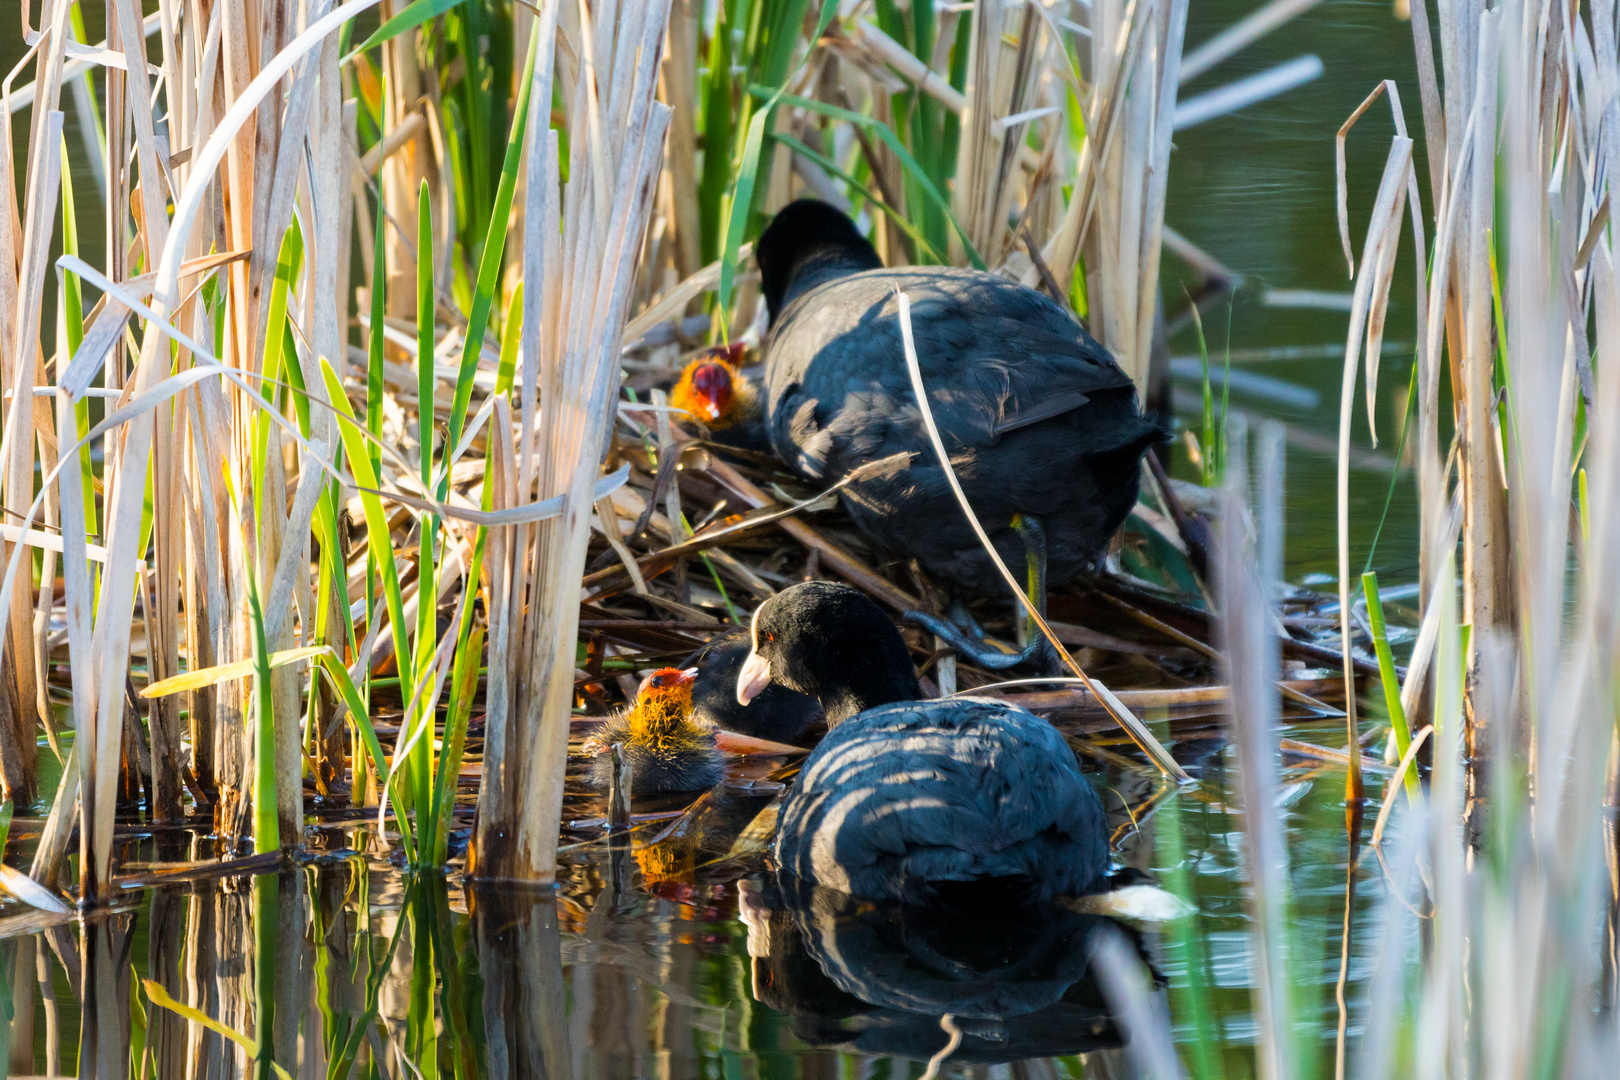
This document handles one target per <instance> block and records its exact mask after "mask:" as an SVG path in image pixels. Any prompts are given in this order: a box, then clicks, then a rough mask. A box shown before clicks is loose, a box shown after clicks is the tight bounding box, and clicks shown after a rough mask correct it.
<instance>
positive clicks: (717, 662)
mask: <svg viewBox="0 0 1620 1080" xmlns="http://www.w3.org/2000/svg"><path fill="white" fill-rule="evenodd" d="M748 651H749V642H748V631H747V630H745V629H743V628H742V627H738V628H737V629H735V630H728V631H727V632H726V633H724V634H721V635H720V636H718V637H716V638H714V639H713V640H712V641H710V642H709V643H708V644H707V645H705V646H703V648H701V649H699V650H698V651H697V652H695V653H693V654H692V655H691V656H689V657H687V658H686V660H685V662H683V663H682V664H681V666H682V667H684V668H696V669H697V678H696V679H695V680H694V681H693V683H692V715H693V718H694V719H697V720H700V721H703V722H705V723H710V724H713V725H715V726H716V727H720V728H724V729H725V730H727V731H735V732H737V733H738V734H739V735H752V736H753V737H754V738H756V739H770V740H771V741H772V742H780V743H791V742H792V741H793V740H795V739H797V738H798V737H799V736H800V735H801V734H803V733H804V729H805V728H807V727H809V726H810V725H811V724H812V723H814V722H816V721H817V720H820V719H821V703H820V702H818V701H817V700H816V699H815V698H813V697H807V696H806V695H804V694H799V693H795V692H794V691H792V690H789V689H788V688H787V687H785V686H768V687H766V688H765V689H764V690H763V691H761V692H760V693H759V695H758V696H756V697H755V698H754V699H753V700H752V701H750V702H749V703H748V704H746V705H743V704H740V703H739V702H738V701H737V673H738V672H740V671H741V670H742V666H743V661H744V660H746V659H747V658H748Z"/></svg>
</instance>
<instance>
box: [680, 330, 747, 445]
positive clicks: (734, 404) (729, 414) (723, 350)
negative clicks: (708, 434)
mask: <svg viewBox="0 0 1620 1080" xmlns="http://www.w3.org/2000/svg"><path fill="white" fill-rule="evenodd" d="M742 354H743V346H742V345H729V346H720V347H717V348H713V349H710V350H708V351H707V352H705V353H704V354H703V355H701V356H699V357H697V358H695V359H694V360H692V362H691V363H689V364H687V365H686V368H685V370H684V371H682V372H681V378H680V381H679V382H677V383H676V384H675V388H674V389H673V390H671V391H670V392H669V403H670V404H671V405H674V406H675V407H676V408H678V409H685V410H686V411H687V412H688V413H690V414H691V415H692V416H693V417H694V418H696V419H697V420H700V421H702V422H703V423H704V424H706V425H707V426H708V427H709V428H711V429H712V430H715V431H723V430H725V429H726V428H728V427H731V426H732V425H734V424H736V423H738V422H739V421H741V420H742V419H743V418H744V417H746V416H747V415H748V412H749V409H750V406H751V405H752V403H753V401H754V396H755V391H754V388H753V386H752V385H751V384H750V383H749V382H748V380H747V379H745V378H743V376H742V371H741V362H742Z"/></svg>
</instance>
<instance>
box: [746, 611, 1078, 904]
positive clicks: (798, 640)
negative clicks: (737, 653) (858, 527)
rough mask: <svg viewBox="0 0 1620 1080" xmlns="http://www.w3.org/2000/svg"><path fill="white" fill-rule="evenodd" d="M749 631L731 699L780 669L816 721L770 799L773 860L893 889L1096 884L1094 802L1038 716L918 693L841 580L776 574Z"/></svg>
mask: <svg viewBox="0 0 1620 1080" xmlns="http://www.w3.org/2000/svg"><path fill="white" fill-rule="evenodd" d="M751 632H752V642H753V651H752V652H750V653H749V656H748V659H747V660H746V661H745V662H744V664H743V668H742V672H741V673H740V674H739V676H738V679H737V699H738V700H739V701H742V702H747V701H751V700H752V699H753V697H754V696H755V695H756V694H758V693H759V692H760V691H762V690H764V688H765V687H766V686H767V685H768V684H770V683H772V682H776V683H780V684H781V685H783V686H786V687H789V688H791V689H793V690H797V691H799V692H800V693H804V694H810V695H812V696H814V697H816V698H817V699H818V700H820V702H821V706H822V708H823V710H825V712H826V716H827V723H828V725H829V726H830V727H831V729H832V730H831V731H830V732H829V733H828V735H827V737H826V738H825V739H823V740H822V742H821V744H820V745H819V746H817V747H816V749H815V751H814V752H813V753H811V755H810V756H809V757H808V758H807V759H806V760H805V763H804V766H803V769H802V770H801V772H800V774H799V778H798V781H797V783H796V784H795V786H794V788H793V790H792V792H791V793H790V794H789V795H788V797H787V800H786V802H785V804H784V805H783V807H782V812H781V816H780V823H779V826H778V831H777V837H776V846H775V857H776V862H777V864H778V866H779V868H780V869H781V870H782V872H784V873H787V874H789V875H792V876H795V877H797V878H800V879H803V880H806V881H810V882H813V883H815V884H819V885H822V886H824V887H827V888H832V889H836V890H838V891H840V892H845V893H849V894H851V895H853V896H858V897H864V898H868V899H875V900H881V899H887V900H899V901H901V902H904V903H931V902H934V901H936V900H940V899H947V900H949V899H960V898H963V897H966V896H970V895H980V894H982V893H985V892H989V893H993V894H998V895H1006V896H1007V897H1009V898H1010V899H1015V900H1019V901H1044V900H1047V899H1050V898H1051V897H1054V896H1059V895H1075V894H1079V893H1084V892H1087V891H1090V890H1092V889H1093V888H1095V887H1098V886H1100V885H1102V884H1103V882H1104V880H1105V875H1106V874H1107V871H1108V840H1107V836H1106V827H1105V820H1104V816H1103V808H1102V802H1101V800H1100V799H1098V797H1097V793H1096V792H1095V791H1094V790H1093V789H1092V787H1091V784H1090V783H1089V782H1088V781H1087V780H1086V778H1085V777H1084V776H1082V775H1081V773H1080V769H1079V767H1078V766H1077V765H1076V763H1075V759H1074V752H1073V751H1072V750H1070V749H1069V746H1068V744H1067V743H1065V742H1064V740H1063V737H1062V736H1061V735H1059V734H1058V733H1057V731H1055V730H1054V729H1053V728H1052V727H1051V725H1049V724H1047V723H1046V722H1045V721H1043V720H1041V719H1039V718H1038V717H1036V716H1034V715H1032V714H1030V713H1028V712H1026V711H1024V710H1023V709H1020V708H1017V707H1016V706H1013V705H1009V704H1007V703H1006V702H1004V701H997V700H993V699H990V698H975V697H957V698H948V699H944V700H938V701H922V700H918V699H919V698H920V696H921V690H920V688H919V687H918V683H917V675H916V672H915V670H914V669H913V668H912V666H911V657H910V654H909V653H908V652H907V651H906V646H905V642H904V641H902V640H901V638H900V633H899V631H898V630H896V629H895V627H894V624H893V623H892V622H890V621H889V619H888V617H887V616H885V615H884V613H883V612H882V611H881V610H879V608H878V607H877V605H876V604H874V603H872V601H870V600H868V599H866V597H864V596H863V595H861V594H860V593H859V592H857V591H856V590H854V589H852V588H850V587H848V586H845V585H838V584H834V583H831V582H824V581H812V582H805V583H803V584H800V585H794V586H791V587H790V588H787V589H784V590H782V591H781V592H780V593H778V594H776V595H775V596H773V597H771V598H770V599H769V600H766V601H765V602H764V603H763V604H761V605H760V606H759V608H758V609H757V610H756V611H755V612H754V619H753V625H752V631H751Z"/></svg>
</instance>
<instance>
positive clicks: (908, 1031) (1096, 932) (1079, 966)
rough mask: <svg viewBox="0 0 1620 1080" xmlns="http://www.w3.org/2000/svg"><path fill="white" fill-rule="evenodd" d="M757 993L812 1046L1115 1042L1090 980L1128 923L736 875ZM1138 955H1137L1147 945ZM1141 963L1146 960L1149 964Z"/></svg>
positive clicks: (910, 1050)
mask: <svg viewBox="0 0 1620 1080" xmlns="http://www.w3.org/2000/svg"><path fill="white" fill-rule="evenodd" d="M739 890H740V902H739V913H740V918H742V920H743V921H744V922H745V923H746V924H747V925H748V954H749V956H750V958H751V961H752V967H753V995H754V997H755V999H756V1000H758V1001H759V1002H761V1003H762V1004H765V1005H768V1006H770V1007H771V1008H773V1009H776V1010H778V1011H779V1012H782V1013H785V1014H787V1015H788V1016H789V1017H791V1019H792V1025H793V1032H794V1034H795V1035H796V1036H797V1037H798V1038H799V1039H801V1040H803V1041H804V1042H807V1043H809V1044H811V1045H813V1046H817V1047H838V1048H841V1049H847V1050H856V1051H860V1052H862V1053H866V1054H886V1055H896V1056H901V1057H909V1058H916V1059H922V1058H929V1057H932V1056H934V1055H936V1054H938V1053H939V1052H940V1051H941V1050H943V1049H944V1048H945V1047H946V1046H947V1044H948V1042H949V1036H948V1035H947V1029H946V1028H944V1027H942V1025H941V1017H943V1016H945V1015H947V1014H948V1015H949V1016H950V1017H951V1021H952V1025H953V1026H954V1027H955V1028H957V1029H959V1030H960V1032H961V1035H962V1039H961V1043H960V1045H958V1046H957V1047H956V1048H955V1049H954V1050H952V1051H951V1053H950V1055H949V1057H950V1060H951V1061H965V1062H980V1063H1001V1062H1012V1061H1021V1060H1025V1059H1028V1058H1043V1057H1056V1056H1062V1055H1068V1054H1080V1053H1088V1052H1090V1051H1093V1050H1103V1049H1108V1048H1113V1047H1119V1046H1121V1045H1122V1044H1123V1042H1124V1036H1123V1035H1122V1033H1121V1031H1120V1028H1119V1027H1118V1026H1117V1025H1116V1024H1115V1022H1114V1020H1113V1018H1112V1017H1111V1016H1110V1015H1109V1011H1108V1008H1107V1004H1106V1001H1105V999H1104V997H1103V993H1102V990H1101V988H1100V987H1099V986H1098V984H1097V981H1096V979H1095V971H1094V969H1093V959H1092V957H1093V950H1094V948H1095V945H1096V943H1097V942H1098V940H1100V937H1101V935H1104V934H1109V933H1121V934H1124V935H1125V936H1126V938H1127V939H1128V940H1130V941H1132V942H1133V944H1135V945H1136V947H1137V951H1138V952H1139V953H1140V950H1141V944H1140V940H1139V939H1138V938H1137V937H1136V936H1135V935H1134V934H1133V933H1132V932H1131V931H1129V930H1127V929H1126V928H1125V927H1123V926H1122V925H1120V924H1119V923H1116V922H1114V921H1113V920H1111V919H1106V918H1103V917H1101V916H1098V915H1083V914H1079V913H1077V912H1074V911H1070V910H1068V909H1067V908H1064V907H1061V906H1058V905H1049V906H1043V907H1039V908H1026V909H1020V910H1018V911H1016V912H1010V911H999V912H997V911H990V912H987V911H983V910H980V911H977V912H973V911H962V910H954V911H953V910H946V909H938V908H920V907H908V906H903V905H899V904H891V903H873V902H870V901H865V900H856V899H854V898H851V897H849V896H846V895H845V894H843V893H839V892H834V891H832V890H830V889H825V888H820V887H814V888H801V889H795V888H790V887H787V886H786V884H785V883H778V882H777V881H776V880H775V879H771V878H767V879H765V880H763V881H759V880H745V881H742V882H739ZM1144 962H1146V958H1145V956H1144ZM1149 967H1150V970H1151V964H1150V965H1149Z"/></svg>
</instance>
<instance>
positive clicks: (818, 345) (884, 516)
mask: <svg viewBox="0 0 1620 1080" xmlns="http://www.w3.org/2000/svg"><path fill="white" fill-rule="evenodd" d="M755 257H756V259H757V260H758V262H759V268H760V273H761V277H762V284H763V289H764V293H765V301H766V304H767V306H768V308H769V313H770V318H771V333H770V338H769V341H768V345H767V352H766V359H765V383H766V423H767V428H768V431H769V435H770V439H771V442H772V445H773V447H774V448H775V450H776V452H777V454H778V455H780V456H781V458H782V459H783V460H784V461H786V462H788V463H789V464H790V465H792V466H793V467H794V468H795V469H796V470H798V471H799V472H800V473H801V474H803V475H805V476H807V477H810V478H813V479H816V480H819V481H824V482H830V481H834V480H837V479H838V478H839V477H841V476H843V475H844V474H845V473H847V472H849V471H850V470H851V469H854V468H855V467H857V466H859V465H861V464H863V463H865V462H868V461H873V460H876V459H878V458H882V457H885V456H887V455H890V454H894V453H897V452H901V451H907V452H910V453H912V454H913V455H914V456H913V457H912V460H911V466H910V468H909V469H904V470H901V471H900V472H898V473H897V474H889V475H886V476H884V477H882V478H878V479H872V480H867V481H862V482H859V483H856V484H853V485H851V486H850V487H849V488H848V489H847V490H846V491H845V500H846V502H847V504H848V505H849V510H850V514H851V516H852V517H853V518H854V519H855V521H856V523H857V524H859V525H860V526H861V528H863V529H864V530H865V531H866V532H867V533H869V534H870V535H871V536H872V537H873V538H875V539H876V540H878V541H879V542H880V543H882V544H884V545H886V546H888V547H890V548H893V549H894V550H896V551H898V552H901V553H903V554H905V555H908V556H913V557H916V558H918V559H920V560H921V561H922V563H923V564H924V565H925V566H927V567H928V568H929V570H931V571H932V572H934V573H936V574H939V575H940V576H942V577H944V578H947V579H949V580H950V581H953V582H955V583H957V584H959V585H962V586H965V587H967V588H970V589H974V590H977V591H981V592H983V591H1000V590H1001V589H1003V588H1005V585H1004V583H1003V580H1002V578H1001V577H1000V576H999V575H998V574H997V572H996V569H995V566H994V564H993V563H992V562H991V561H990V558H989V556H988V555H987V554H986V553H985V551H984V550H983V548H982V547H981V546H980V544H979V541H978V539H977V538H976V537H975V536H974V534H973V531H972V529H971V528H970V527H969V525H968V523H967V521H966V520H965V518H964V517H963V515H962V511H961V509H960V508H959V507H958V506H957V504H956V500H955V499H954V497H953V496H952V494H951V491H950V488H949V486H948V485H947V483H946V480H945V476H944V472H943V470H942V469H941V468H940V467H939V465H938V464H937V462H936V460H935V456H934V452H933V450H932V448H931V447H930V445H929V442H928V435H927V432H926V431H925V429H924V427H923V424H922V420H921V416H920V414H919V413H918V411H917V408H916V405H915V403H914V398H913V394H912V389H911V380H910V377H909V375H908V374H907V370H906V361H905V353H904V351H903V347H902V344H901V339H900V327H899V320H898V316H897V310H898V308H897V305H896V300H895V290H896V289H903V290H904V291H905V292H906V293H907V294H908V295H909V296H910V298H911V320H912V329H913V334H914V337H915V340H916V344H917V358H918V362H919V364H920V366H921V369H922V375H923V382H924V385H925V386H926V388H927V391H928V397H929V404H930V406H931V407H932V409H933V413H934V417H935V419H936V421H937V422H938V424H939V427H940V434H941V437H942V438H943V439H944V442H945V448H946V450H947V451H948V452H949V453H950V454H951V462H952V465H953V466H954V467H955V469H956V473H957V476H958V477H959V478H960V480H961V482H962V486H963V490H964V491H965V492H966V494H967V497H968V501H969V502H971V503H972V505H973V508H974V511H975V512H976V513H977V514H978V516H979V519H980V521H981V522H982V523H983V525H984V527H985V529H986V530H987V531H988V532H989V533H990V536H991V539H992V540H993V541H994V543H995V544H996V547H997V549H998V550H999V551H1000V553H1001V555H1002V558H1003V559H1004V560H1006V561H1007V563H1008V564H1009V565H1011V566H1017V565H1020V564H1022V562H1023V561H1024V558H1025V554H1026V549H1027V546H1028V545H1027V541H1025V540H1021V539H1020V537H1019V535H1018V531H1017V527H1016V519H1017V518H1018V517H1020V516H1022V517H1025V518H1034V519H1037V520H1038V521H1039V522H1040V523H1041V524H1043V525H1044V526H1045V532H1046V541H1045V548H1046V551H1045V559H1046V565H1047V574H1048V577H1049V578H1050V580H1052V581H1054V582H1061V581H1065V580H1067V579H1069V578H1071V577H1073V576H1075V575H1076V574H1078V573H1080V572H1082V571H1087V570H1090V569H1093V568H1094V567H1096V566H1097V565H1098V564H1099V562H1100V561H1101V559H1102V557H1103V554H1104V553H1105V551H1106V549H1107V545H1108V541H1109V539H1110V537H1112V536H1113V534H1114V531H1115V530H1116V529H1118V528H1119V526H1120V524H1121V523H1122V522H1123V521H1124V520H1125V516H1126V515H1127V514H1128V513H1129V512H1130V509H1131V507H1132V506H1133V505H1135V503H1136V493H1137V476H1138V465H1139V462H1140V460H1141V457H1142V454H1143V452H1144V451H1145V450H1147V448H1148V447H1149V446H1151V445H1152V444H1153V443H1155V442H1158V441H1160V440H1162V439H1163V438H1164V437H1165V435H1164V431H1163V429H1162V428H1161V427H1160V426H1159V425H1158V424H1157V423H1155V422H1154V421H1153V420H1150V419H1148V418H1147V417H1145V416H1143V415H1142V413H1141V412H1140V410H1139V409H1138V408H1137V402H1136V390H1135V388H1134V387H1133V385H1132V383H1131V380H1130V379H1129V378H1128V377H1127V376H1126V374H1125V373H1124V372H1123V371H1122V370H1120V368H1119V366H1118V365H1117V364H1116V363H1114V361H1113V359H1112V358H1111V357H1110V356H1109V355H1108V352H1107V351H1106V350H1105V349H1103V347H1102V346H1101V345H1099V344H1098V343H1097V342H1096V341H1095V340H1094V339H1093V338H1092V337H1091V335H1089V334H1088V333H1086V331H1085V330H1084V329H1083V328H1082V327H1081V325H1080V323H1079V322H1078V321H1076V320H1075V318H1074V317H1073V316H1072V315H1071V314H1069V312H1067V311H1065V310H1064V309H1063V308H1062V307H1060V306H1058V305H1057V304H1056V303H1054V302H1052V301H1051V300H1050V299H1048V298H1047V297H1046V296H1043V295H1042V294H1040V293H1038V292H1035V291H1034V290H1032V289H1027V288H1025V287H1023V286H1022V285H1019V284H1017V283H1016V282H1013V281H1009V280H1007V279H1006V278H1002V277H998V276H996V275H994V274H988V273H983V272H980V271H975V270H959V269H950V268H944V267H932V266H931V267H909V268H905V269H894V270H886V269H884V268H883V264H882V262H881V260H879V258H878V256H877V252H876V251H874V250H873V248H872V245H871V244H869V243H867V241H866V240H865V239H864V238H863V237H862V236H861V235H860V233H859V232H858V231H856V228H855V225H854V223H853V222H851V221H850V219H849V218H848V217H847V216H845V215H844V214H843V213H841V212H840V211H839V210H837V209H835V208H834V207H832V206H829V205H828V204H826V203H822V202H816V201H814V200H808V199H806V200H800V201H798V202H795V203H792V204H790V205H789V206H787V207H785V208H784V209H783V210H782V211H781V212H780V213H778V214H777V215H776V218H775V220H773V221H772V222H771V224H770V226H769V227H768V228H767V229H766V230H765V232H764V235H762V236H761V237H760V239H759V244H758V245H757V247H756V256H755Z"/></svg>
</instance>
